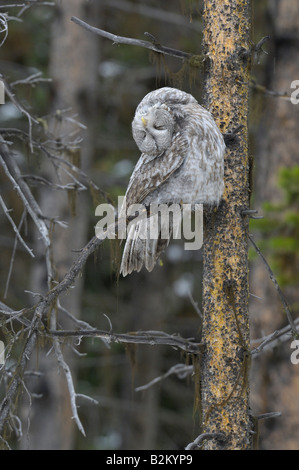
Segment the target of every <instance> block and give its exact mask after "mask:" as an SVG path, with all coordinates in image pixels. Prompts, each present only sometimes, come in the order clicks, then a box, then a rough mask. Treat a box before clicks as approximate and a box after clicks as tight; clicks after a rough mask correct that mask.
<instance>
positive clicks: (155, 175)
mask: <svg viewBox="0 0 299 470" xmlns="http://www.w3.org/2000/svg"><path fill="white" fill-rule="evenodd" d="M132 132H133V137H134V140H135V142H136V144H137V146H138V148H139V150H140V151H141V156H140V158H139V160H138V162H137V164H136V166H135V168H134V170H133V173H132V176H131V178H130V181H129V185H128V188H127V191H126V199H125V204H124V205H123V207H122V209H121V211H120V218H121V217H122V215H123V214H124V213H125V209H126V208H128V207H129V206H130V205H131V204H138V203H139V204H143V205H144V206H149V205H150V204H153V203H156V204H173V203H178V204H182V203H183V204H192V205H194V204H209V205H218V204H219V202H220V200H221V197H222V194H223V189H224V181H223V171H224V170H223V167H224V163H223V160H224V153H225V144H224V140H223V137H222V134H221V132H220V130H219V129H218V127H217V125H216V123H215V121H214V119H213V117H212V115H211V114H210V113H209V112H208V111H207V110H206V109H205V108H203V107H202V106H200V105H199V104H198V102H197V101H196V99H195V98H194V97H193V96H192V95H190V94H188V93H185V92H183V91H181V90H178V89H176V88H169V87H164V88H160V89H158V90H155V91H152V92H150V93H148V94H147V95H146V96H145V97H144V98H143V100H142V101H141V102H140V104H139V105H138V106H137V109H136V113H135V116H134V119H133V122H132ZM144 223H146V219H145V220H144V221H139V222H137V223H135V224H131V228H130V230H129V233H128V234H127V239H126V243H125V248H124V252H123V257H122V262H121V269H120V272H121V273H122V274H123V276H126V275H127V274H129V273H131V272H132V271H134V270H136V271H140V270H141V268H142V266H143V265H145V267H146V268H147V270H148V271H151V270H152V269H153V268H154V266H155V264H156V261H157V260H158V258H159V256H160V255H161V253H162V251H164V249H165V248H166V246H167V245H168V243H169V237H168V239H161V238H158V239H156V240H152V239H150V238H149V237H148V238H145V239H142V238H141V237H139V236H138V233H140V232H141V230H142V229H144Z"/></svg>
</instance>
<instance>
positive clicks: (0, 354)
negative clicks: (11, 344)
mask: <svg viewBox="0 0 299 470" xmlns="http://www.w3.org/2000/svg"><path fill="white" fill-rule="evenodd" d="M4 363H5V347H4V343H3V341H0V366H3V364H4Z"/></svg>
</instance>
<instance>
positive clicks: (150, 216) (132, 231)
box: [95, 196, 203, 250]
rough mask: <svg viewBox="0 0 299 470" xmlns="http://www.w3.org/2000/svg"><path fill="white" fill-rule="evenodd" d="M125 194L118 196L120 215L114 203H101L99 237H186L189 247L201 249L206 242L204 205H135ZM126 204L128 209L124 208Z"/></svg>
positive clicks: (97, 213) (97, 229)
mask: <svg viewBox="0 0 299 470" xmlns="http://www.w3.org/2000/svg"><path fill="white" fill-rule="evenodd" d="M125 204H126V202H125V197H123V196H121V197H119V198H118V214H121V216H120V218H118V217H117V216H116V211H115V208H114V207H113V206H112V205H111V204H100V205H98V206H97V208H96V211H95V215H96V216H97V217H100V220H99V221H98V223H97V224H96V227H95V234H96V236H97V238H103V237H106V238H109V239H113V240H114V239H115V238H118V239H121V240H123V239H126V238H129V237H134V236H136V232H138V237H139V238H140V239H142V240H145V239H151V240H157V239H158V238H162V239H165V240H168V239H169V238H170V237H172V238H173V239H175V240H179V239H184V240H185V244H184V248H185V250H199V248H201V246H202V243H203V206H202V204H193V205H191V204H150V206H148V207H145V206H144V205H143V204H132V205H130V206H128V207H126V205H125ZM124 207H125V209H124Z"/></svg>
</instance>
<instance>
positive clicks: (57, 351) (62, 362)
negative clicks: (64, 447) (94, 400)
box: [53, 338, 85, 437]
mask: <svg viewBox="0 0 299 470" xmlns="http://www.w3.org/2000/svg"><path fill="white" fill-rule="evenodd" d="M53 339H54V351H55V354H56V357H57V362H58V364H59V365H60V367H61V368H62V370H63V372H64V374H65V378H66V382H67V386H68V390H69V395H70V401H71V408H72V412H73V419H74V420H75V422H76V424H77V426H78V429H79V431H80V432H81V433H82V434H83V436H84V437H85V431H84V428H83V425H82V423H81V421H80V418H79V416H78V411H77V404H76V392H75V387H74V382H73V378H72V374H71V370H70V368H69V366H68V364H67V363H66V362H65V360H64V358H63V354H62V351H61V347H60V344H59V340H58V338H53Z"/></svg>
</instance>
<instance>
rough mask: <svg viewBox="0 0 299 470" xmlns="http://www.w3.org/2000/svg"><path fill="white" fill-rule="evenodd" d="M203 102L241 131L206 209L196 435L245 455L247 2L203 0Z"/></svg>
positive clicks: (228, 127) (222, 123) (223, 124)
mask: <svg viewBox="0 0 299 470" xmlns="http://www.w3.org/2000/svg"><path fill="white" fill-rule="evenodd" d="M204 23H205V25H204V54H205V57H206V61H205V63H206V81H205V100H206V102H205V104H206V106H207V107H208V108H209V110H210V111H211V112H212V114H213V116H214V118H215V120H216V122H217V123H218V125H219V127H220V129H221V131H222V132H223V133H227V132H233V131H234V129H237V128H238V127H239V128H240V126H242V128H241V131H240V132H239V133H238V137H237V139H236V141H235V142H234V143H233V144H232V145H231V146H228V149H227V152H226V157H225V191H224V195H223V201H222V203H221V205H220V206H219V208H218V210H217V211H216V212H215V211H214V212H213V213H211V211H207V213H206V217H205V240H204V277H203V279H204V281H203V310H204V321H203V332H202V342H203V343H204V352H203V356H202V371H201V399H202V410H201V411H202V412H201V415H202V432H204V433H206V432H207V433H219V432H221V433H223V434H224V435H225V440H224V441H221V442H219V441H217V440H216V439H213V440H209V441H207V442H206V444H205V448H206V449H214V448H225V449H248V448H250V441H251V434H250V429H251V422H250V415H249V390H248V380H247V379H248V377H247V374H248V367H247V363H248V352H247V351H248V348H249V321H248V262H247V258H248V243H247V231H248V226H247V221H246V219H244V217H242V214H241V212H242V208H245V207H248V206H249V168H248V143H247V140H248V137H247V135H248V132H247V117H248V85H246V84H247V83H248V81H249V67H250V64H249V60H248V57H249V56H248V55H246V54H244V51H245V52H246V51H247V50H248V49H250V43H249V31H250V14H249V0H223V1H217V0H205V1H204Z"/></svg>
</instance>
